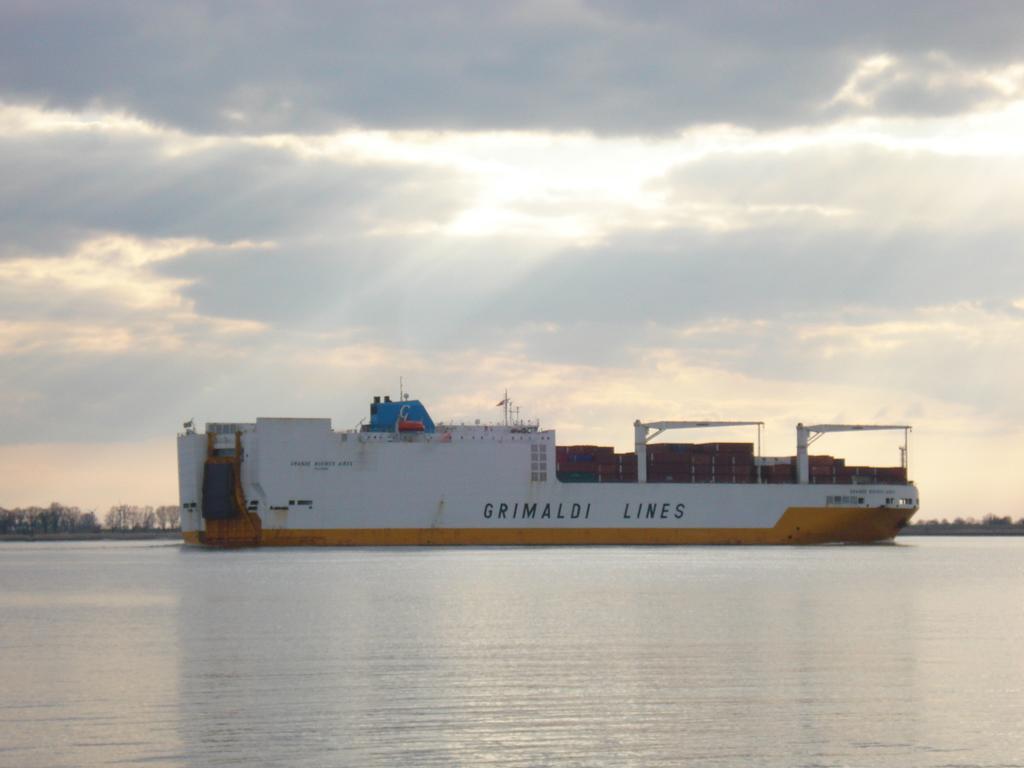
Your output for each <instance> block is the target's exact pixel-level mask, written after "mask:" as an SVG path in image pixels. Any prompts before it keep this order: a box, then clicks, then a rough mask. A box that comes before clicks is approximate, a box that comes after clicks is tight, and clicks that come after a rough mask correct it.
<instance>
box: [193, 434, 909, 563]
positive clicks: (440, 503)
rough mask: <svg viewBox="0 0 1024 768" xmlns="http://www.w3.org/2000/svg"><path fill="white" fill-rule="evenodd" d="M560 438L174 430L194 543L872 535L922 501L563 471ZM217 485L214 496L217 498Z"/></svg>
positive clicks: (865, 492) (752, 539)
mask: <svg viewBox="0 0 1024 768" xmlns="http://www.w3.org/2000/svg"><path fill="white" fill-rule="evenodd" d="M554 453H555V451H554V433H553V432H550V431H548V432H533V433H517V432H513V431H510V430H501V429H490V428H484V427H480V428H477V427H467V428H461V429H453V430H452V431H450V432H446V433H444V434H440V435H417V436H414V437H411V438H401V437H398V436H388V435H384V436H378V435H365V434H360V433H338V432H334V431H333V430H332V429H331V427H330V422H329V421H328V420H326V419H260V420H258V421H257V422H256V423H255V424H254V425H242V428H239V429H238V431H237V432H236V433H235V434H233V435H222V436H209V435H197V434H187V435H183V436H180V437H179V441H178V460H179V485H180V492H181V499H182V508H183V509H182V530H183V533H184V538H185V541H186V542H187V543H189V544H197V545H203V546H212V547H245V546H292V547H294V546H509V545H538V546H541V545H560V546H566V545H568V546H576V545H680V544H819V543H837V542H846V543H869V542H876V541H885V540H889V539H892V538H893V537H894V536H895V535H896V534H897V533H898V532H899V530H900V529H901V528H902V527H903V526H904V525H906V524H907V522H908V520H909V519H910V517H911V516H912V515H913V514H914V512H915V511H916V509H917V490H916V488H915V487H914V486H913V485H911V484H892V485H870V486H865V485H816V484H795V483H791V484H771V483H757V482H750V483H678V482H651V483H638V482H595V483H588V482H577V483H572V482H562V481H560V480H558V479H556V472H555V466H554ZM218 494H219V495H218Z"/></svg>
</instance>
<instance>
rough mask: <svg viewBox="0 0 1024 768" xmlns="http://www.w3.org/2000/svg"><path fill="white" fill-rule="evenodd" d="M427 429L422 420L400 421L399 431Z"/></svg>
mask: <svg viewBox="0 0 1024 768" xmlns="http://www.w3.org/2000/svg"><path fill="white" fill-rule="evenodd" d="M425 429H426V427H424V426H423V422H422V421H412V420H411V419H409V420H406V421H400V422H398V431H399V432H423V431H424V430H425Z"/></svg>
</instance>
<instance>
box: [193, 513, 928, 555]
mask: <svg viewBox="0 0 1024 768" xmlns="http://www.w3.org/2000/svg"><path fill="white" fill-rule="evenodd" d="M250 514H251V513H250ZM911 515H913V511H910V510H906V509H888V508H874V509H867V508H862V507H852V508H846V507H790V508H789V509H787V510H786V512H785V514H783V515H782V517H780V518H779V521H778V522H777V523H776V524H775V525H774V526H773V527H771V528H322V529H281V528H261V527H260V526H258V525H257V526H253V524H252V522H251V521H250V520H247V519H245V518H240V519H237V520H218V521H210V522H216V525H215V526H210V527H209V528H208V529H207V530H206V531H188V532H186V533H185V534H184V537H185V542H186V543H188V544H203V545H206V546H214V547H246V546H278V547H308V546H326V547H418V546H508V545H523V544H525V545H562V546H566V545H580V544H605V545H614V544H652V545H659V544H660V545H671V544H823V543H829V542H848V543H864V544H866V543H869V542H874V541H885V540H887V539H891V538H892V537H893V536H895V535H896V534H897V533H899V531H900V529H901V528H903V526H905V525H906V524H907V522H908V520H909V518H910V517H911ZM251 516H252V517H256V516H255V515H251Z"/></svg>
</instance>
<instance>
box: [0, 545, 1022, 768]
mask: <svg viewBox="0 0 1024 768" xmlns="http://www.w3.org/2000/svg"><path fill="white" fill-rule="evenodd" d="M1022 556H1024V539H999V538H987V539H984V540H979V539H927V540H925V539H920V538H915V539H912V540H907V541H906V543H901V544H898V545H896V546H874V547H843V546H833V547H807V548H740V547H714V548H704V547H689V548H686V547H680V548H634V547H608V548H602V547H590V548H496V549H480V548H463V549H444V548H440V549H401V550H389V549H317V550H295V549H281V550H266V549H263V550H239V551H207V550H197V549H192V548H187V547H179V546H167V545H160V546H146V545H143V544H139V543H132V544H120V543H118V544H110V543H107V544H104V545H98V544H82V543H66V544H45V545H43V544H0V585H2V589H0V615H2V616H3V621H2V622H0V649H2V651H0V665H2V666H0V679H2V680H3V690H4V695H3V698H2V706H3V713H2V717H0V765H11V766H20V767H21V768H31V767H33V766H93V765H95V766H99V765H111V764H118V765H141V764H147V765H169V766H217V765H229V764H230V765H289V766H321V765H359V766H372V765H380V766H393V765H445V766H448V765H465V766H476V765H480V764H483V763H498V764H502V765H523V766H528V765H530V766H532V765H548V764H558V765H609V766H612V765H615V766H617V765H622V764H636V765H645V766H652V765H653V766H658V765H664V766H669V765H673V766H675V765H730V766H731V765H737V766H740V765H743V766H746V765H798V764H815V765H861V766H890V765H915V766H940V765H950V764H957V765H966V764H970V765H988V764H1006V763H1010V764H1012V763H1014V762H1016V761H1019V759H1020V756H1021V755H1024V733H1022V732H1021V730H1020V729H1019V728H1017V727H1016V723H1018V722H1021V720H1022V719H1024V695H1022V692H1024V664H1022V663H1021V661H1020V653H1019V638H1020V637H1022V636H1024V612H1022V611H1021V609H1020V606H1021V605H1022V604H1024V586H1022V584H1024V580H1022V579H1021V575H1022V574H1021V569H1020V563H1021V562H1022Z"/></svg>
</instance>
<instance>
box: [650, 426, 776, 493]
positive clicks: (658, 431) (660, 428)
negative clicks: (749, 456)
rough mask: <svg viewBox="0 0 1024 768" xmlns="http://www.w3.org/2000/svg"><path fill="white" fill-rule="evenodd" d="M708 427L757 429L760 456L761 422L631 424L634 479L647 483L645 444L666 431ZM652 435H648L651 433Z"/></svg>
mask: <svg viewBox="0 0 1024 768" xmlns="http://www.w3.org/2000/svg"><path fill="white" fill-rule="evenodd" d="M708 427H757V455H758V456H760V455H761V430H762V429H763V428H764V422H763V421H649V422H646V423H644V422H641V421H640V420H639V419H637V420H636V421H634V422H633V430H634V434H635V436H636V479H637V482H640V483H646V482H647V443H649V442H650V441H651V440H653V439H654V438H656V437H657V436H658V435H660V434H661V433H662V432H664V431H665V430H668V429H704V428H708ZM652 430H653V431H654V434H653V435H652V434H650V432H651V431H652Z"/></svg>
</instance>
